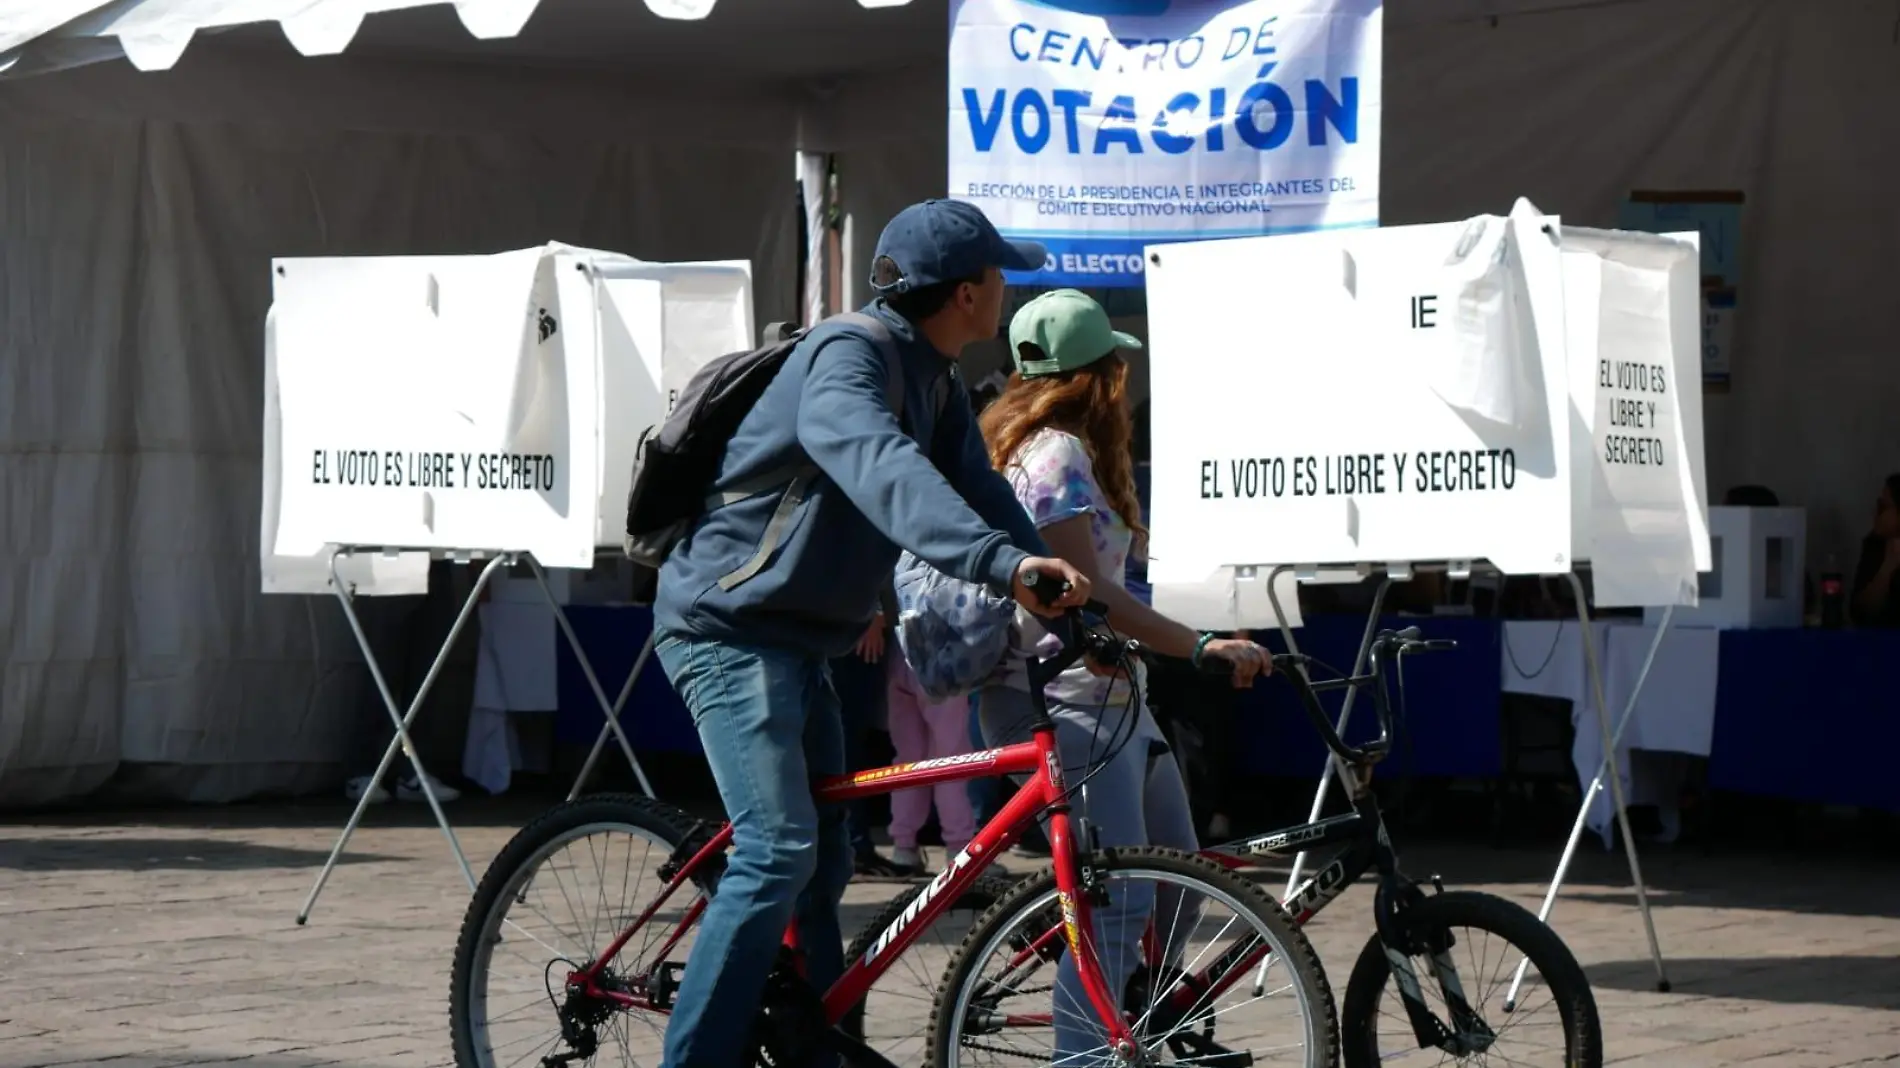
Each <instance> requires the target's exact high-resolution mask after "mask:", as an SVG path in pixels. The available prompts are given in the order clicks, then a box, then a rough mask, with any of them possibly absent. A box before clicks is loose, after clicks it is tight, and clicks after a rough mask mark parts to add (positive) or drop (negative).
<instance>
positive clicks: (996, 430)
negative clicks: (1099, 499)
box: [980, 354, 1148, 553]
mask: <svg viewBox="0 0 1900 1068" xmlns="http://www.w3.org/2000/svg"><path fill="white" fill-rule="evenodd" d="M980 425H981V426H982V429H983V440H984V442H985V443H986V444H987V445H988V446H989V450H990V464H991V466H993V467H995V468H996V469H997V470H998V471H1004V470H1007V469H1008V467H1009V465H1010V462H1011V461H1012V460H1013V459H1014V457H1015V456H1016V453H1017V452H1018V451H1019V450H1020V449H1021V448H1022V446H1023V443H1024V442H1025V441H1028V440H1029V439H1030V437H1031V436H1033V435H1034V434H1035V433H1036V432H1037V431H1039V430H1043V429H1045V428H1050V429H1055V430H1061V431H1065V432H1067V433H1070V434H1073V435H1075V436H1076V437H1077V438H1078V439H1080V440H1081V442H1082V447H1083V449H1084V450H1085V451H1086V452H1087V453H1088V456H1089V462H1090V463H1091V464H1092V465H1093V466H1094V468H1095V481H1096V483H1097V484H1099V485H1100V486H1101V487H1102V492H1103V493H1105V494H1107V495H1108V504H1109V507H1111V508H1113V509H1114V510H1115V514H1116V515H1118V516H1120V517H1121V519H1122V522H1124V523H1126V524H1128V529H1129V530H1131V531H1133V532H1134V535H1135V540H1134V549H1135V551H1136V552H1137V553H1139V552H1141V551H1142V550H1143V549H1144V548H1145V546H1146V545H1147V542H1148V526H1147V524H1146V523H1144V522H1142V515H1141V498H1140V496H1139V495H1137V494H1136V492H1135V460H1134V454H1133V451H1132V449H1131V445H1132V442H1133V439H1134V432H1135V418H1134V412H1133V411H1132V409H1131V408H1130V406H1129V403H1128V365H1127V364H1126V363H1124V362H1122V359H1121V357H1120V356H1119V355H1115V354H1110V355H1108V356H1106V357H1104V358H1102V359H1100V360H1097V361H1095V362H1094V363H1091V364H1089V365H1087V366H1086V367H1080V368H1077V369H1076V370H1074V371H1070V372H1067V373H1065V374H1058V375H1039V376H1037V377H1035V378H1024V377H1023V376H1022V374H1021V373H1020V372H1018V373H1015V374H1012V375H1010V376H1009V384H1008V385H1006V386H1005V387H1003V393H1002V395H1001V396H999V397H997V398H996V400H995V401H994V402H992V403H991V404H990V406H989V407H987V408H985V409H983V415H982V418H981V420H980Z"/></svg>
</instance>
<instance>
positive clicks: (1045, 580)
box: [1022, 571, 1141, 714]
mask: <svg viewBox="0 0 1900 1068" xmlns="http://www.w3.org/2000/svg"><path fill="white" fill-rule="evenodd" d="M1022 583H1023V588H1024V589H1026V590H1028V591H1029V595H1030V596H1031V597H1034V598H1035V599H1036V600H1037V601H1038V602H1039V603H1040V604H1041V605H1042V606H1043V607H1045V608H1046V607H1048V606H1049V605H1052V604H1055V603H1056V602H1057V601H1059V600H1061V599H1062V597H1063V595H1064V594H1067V593H1068V592H1069V588H1070V587H1069V583H1067V582H1066V581H1063V580H1062V579H1059V578H1056V577H1055V576H1054V575H1045V574H1043V573H1041V572H1039V571H1025V572H1023V574H1022ZM1090 616H1093V617H1095V618H1096V619H1097V620H1101V619H1105V618H1106V617H1107V616H1108V606H1107V605H1105V604H1103V603H1102V602H1100V601H1095V600H1090V601H1087V602H1084V603H1083V604H1082V605H1081V606H1080V607H1075V608H1066V609H1064V610H1063V612H1062V615H1061V616H1060V617H1058V618H1055V619H1044V620H1043V626H1045V627H1047V628H1048V629H1049V632H1050V633H1051V634H1054V635H1055V636H1056V638H1057V640H1058V641H1060V642H1061V643H1062V649H1061V651H1060V652H1058V653H1056V654H1055V655H1054V656H1051V657H1048V658H1046V659H1037V660H1032V661H1030V664H1029V691H1030V696H1031V697H1032V698H1033V699H1034V701H1035V704H1036V708H1037V711H1039V712H1042V713H1044V714H1047V710H1046V709H1044V708H1043V693H1042V691H1043V688H1044V687H1046V686H1048V685H1049V683H1051V682H1053V681H1055V678H1056V676H1058V675H1060V674H1062V673H1063V672H1064V671H1067V670H1069V669H1070V668H1072V667H1074V666H1075V665H1076V664H1077V663H1079V662H1081V660H1082V658H1083V657H1085V656H1087V657H1090V658H1091V659H1094V660H1096V661H1099V662H1101V663H1105V664H1111V665H1112V664H1117V663H1120V662H1121V661H1122V660H1123V659H1124V658H1132V657H1134V656H1138V655H1140V652H1141V646H1140V644H1139V643H1138V642H1134V641H1128V640H1124V639H1119V638H1116V637H1114V636H1112V635H1107V634H1101V633H1098V632H1097V631H1095V630H1092V629H1091V628H1089V627H1088V626H1086V625H1085V624H1086V623H1087V621H1088V618H1087V617H1090Z"/></svg>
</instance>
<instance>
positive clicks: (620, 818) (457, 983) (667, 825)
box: [449, 794, 725, 1068]
mask: <svg viewBox="0 0 1900 1068" xmlns="http://www.w3.org/2000/svg"><path fill="white" fill-rule="evenodd" d="M594 824H604V825H607V826H626V827H632V828H636V829H638V830H641V831H644V832H646V833H648V834H650V835H652V836H653V837H654V838H655V839H657V840H659V841H660V842H663V843H665V844H666V845H667V846H669V847H671V848H673V849H675V850H677V849H678V848H679V847H680V845H681V844H682V843H684V842H686V841H687V840H688V839H689V838H695V837H697V838H699V839H701V840H702V842H703V841H709V840H710V838H711V836H710V835H708V834H706V833H705V832H704V831H703V830H700V831H697V832H696V831H695V821H694V820H693V818H692V817H691V816H690V815H688V814H687V813H686V812H685V811H683V810H681V809H678V808H675V807H674V806H672V805H668V804H666V803H665V802H662V801H656V800H654V799H653V798H649V797H644V796H641V795H638V794H595V795H590V796H588V797H583V798H579V799H577V800H573V801H566V802H563V803H561V804H559V805H556V806H554V807H553V808H551V809H549V810H548V811H546V812H544V813H542V814H541V815H540V816H538V817H536V818H535V819H534V820H533V821H532V822H530V823H529V824H528V825H527V826H525V827H523V828H522V829H521V830H519V831H517V832H515V836H514V837H513V838H510V839H509V840H508V844H507V845H505V846H503V847H502V849H501V852H499V853H497V854H495V859H494V860H493V861H491V862H489V865H488V870H487V871H486V872H484V873H483V874H482V880H481V882H480V883H479V884H478V885H477V887H476V890H475V895H474V897H472V898H470V899H469V903H468V910H467V911H466V912H465V913H464V914H463V916H462V928H461V931H460V933H458V934H457V936H456V939H455V963H454V965H453V966H452V967H451V968H450V971H449V1033H450V1036H451V1038H452V1041H453V1046H454V1050H455V1063H456V1065H457V1068H482V1061H481V1058H480V1056H479V1053H478V1051H477V1050H476V1049H475V1036H474V1034H473V1021H472V1020H471V1013H470V1000H469V999H470V997H471V995H472V993H473V991H472V988H471V984H472V983H473V982H474V980H475V967H476V963H477V961H476V953H477V951H478V950H479V949H480V948H481V945H480V943H481V940H482V932H483V931H484V930H485V929H486V927H487V921H488V919H489V917H490V915H491V914H492V913H493V912H494V910H495V908H496V907H497V906H498V905H499V904H500V903H501V902H500V897H501V895H502V891H503V890H504V889H505V888H507V887H508V886H510V885H511V884H512V883H513V882H514V881H515V876H516V875H517V874H518V873H519V872H520V869H521V868H522V867H523V866H524V865H526V864H528V863H530V862H531V861H534V860H536V859H537V854H539V853H540V852H541V851H542V850H543V848H544V847H545V846H547V844H548V843H550V842H552V841H554V840H556V839H558V838H560V836H561V835H563V834H566V833H568V832H570V831H573V830H576V829H578V828H581V827H586V826H589V825H594ZM724 870H725V863H724V858H723V857H716V858H713V862H712V863H710V864H708V865H706V870H704V871H700V872H696V873H694V876H693V882H694V884H695V885H696V886H698V887H699V889H700V890H701V891H702V892H703V893H705V894H707V895H708V896H711V894H712V891H713V888H714V887H715V886H717V884H718V881H719V876H720V875H721V874H722V873H723V872H724Z"/></svg>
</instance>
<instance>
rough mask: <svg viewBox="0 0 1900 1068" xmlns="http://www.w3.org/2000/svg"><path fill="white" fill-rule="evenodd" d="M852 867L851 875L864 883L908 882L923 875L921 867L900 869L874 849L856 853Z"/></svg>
mask: <svg viewBox="0 0 1900 1068" xmlns="http://www.w3.org/2000/svg"><path fill="white" fill-rule="evenodd" d="M854 867H855V871H854V872H853V874H854V875H856V876H857V878H859V879H862V880H864V881H866V882H889V881H909V880H911V879H914V878H916V877H917V876H918V875H921V874H923V869H922V868H921V867H919V868H916V869H907V868H903V867H900V866H899V865H897V864H895V863H892V862H891V861H890V860H888V859H886V858H885V856H884V855H883V854H882V853H879V852H878V851H877V850H875V849H871V850H866V851H862V852H860V853H858V855H857V858H856V864H855V865H854Z"/></svg>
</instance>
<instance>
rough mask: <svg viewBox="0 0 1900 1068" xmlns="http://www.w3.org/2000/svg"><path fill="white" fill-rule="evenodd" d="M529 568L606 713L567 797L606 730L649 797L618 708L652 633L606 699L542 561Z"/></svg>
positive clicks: (590, 765)
mask: <svg viewBox="0 0 1900 1068" xmlns="http://www.w3.org/2000/svg"><path fill="white" fill-rule="evenodd" d="M527 559H528V568H529V570H531V571H533V572H534V580H535V581H536V582H538V583H540V584H541V592H542V593H543V594H544V595H546V597H547V599H548V607H549V608H551V609H553V610H554V621H555V622H556V623H557V624H559V625H560V627H561V633H562V634H563V635H564V636H566V638H567V646H568V648H570V649H572V650H574V660H575V662H576V663H578V664H580V666H581V674H582V675H583V676H585V677H586V678H587V688H588V689H589V690H592V691H593V693H594V702H595V703H596V704H598V705H599V706H600V711H601V713H602V714H603V715H605V716H606V717H607V722H606V723H605V724H604V725H603V726H602V727H601V729H600V737H598V738H596V739H595V740H594V751H593V752H591V753H589V754H587V763H586V764H584V765H582V766H581V773H580V777H579V778H577V779H575V780H574V789H573V790H571V791H569V793H568V795H567V799H568V800H569V801H572V800H574V799H575V798H576V797H579V796H580V792H581V786H582V784H584V783H585V782H586V781H587V777H588V776H589V775H590V774H592V772H593V770H594V762H595V760H597V759H598V758H599V757H600V751H601V747H602V746H604V745H605V744H606V742H607V734H608V732H610V731H611V732H612V733H613V736H614V737H615V738H617V739H619V741H620V751H621V752H623V753H625V754H627V763H628V764H630V765H632V766H633V776H634V778H636V779H639V780H640V789H641V790H643V791H644V792H645V793H646V795H647V796H648V797H653V796H654V793H653V784H652V783H651V782H649V781H648V780H647V773H646V769H645V768H643V767H641V766H640V758H639V757H637V756H634V755H633V743H632V742H630V741H628V740H627V733H626V732H625V731H623V730H621V729H620V709H621V707H622V706H623V705H625V704H626V703H627V695H628V694H631V693H632V692H633V683H634V680H635V679H637V678H639V677H640V669H641V668H642V667H644V666H646V660H647V655H648V654H649V653H651V652H652V651H653V636H652V635H650V634H649V635H648V636H647V643H646V645H645V646H644V647H642V648H641V650H640V657H639V659H637V660H635V661H634V662H633V670H632V671H630V672H628V673H627V681H626V682H625V683H624V684H622V686H621V687H620V696H619V697H618V698H616V699H615V700H614V702H613V704H608V703H607V691H606V690H605V689H602V688H601V685H600V676H599V675H598V674H597V673H595V671H594V662H593V661H592V660H589V659H588V658H587V650H585V649H583V648H581V638H580V635H578V634H576V633H574V624H573V623H571V622H569V620H568V618H567V613H566V612H565V611H563V610H562V609H561V605H560V602H558V601H556V600H555V599H554V591H553V590H552V589H550V588H549V587H548V576H547V572H545V571H543V570H542V569H541V562H540V561H538V560H536V559H535V558H534V557H532V556H530V557H528V558H527Z"/></svg>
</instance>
